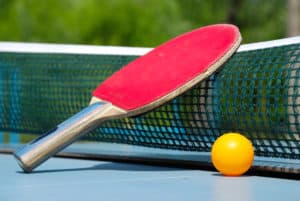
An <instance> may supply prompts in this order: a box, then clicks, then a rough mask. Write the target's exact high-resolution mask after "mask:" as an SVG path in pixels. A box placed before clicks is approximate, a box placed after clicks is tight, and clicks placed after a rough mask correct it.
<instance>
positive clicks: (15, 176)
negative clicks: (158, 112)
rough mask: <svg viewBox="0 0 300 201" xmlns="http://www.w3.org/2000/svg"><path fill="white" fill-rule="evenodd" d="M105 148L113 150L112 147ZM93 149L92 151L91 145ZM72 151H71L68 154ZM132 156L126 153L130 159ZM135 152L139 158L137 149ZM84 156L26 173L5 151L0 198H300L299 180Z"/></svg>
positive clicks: (265, 200)
mask: <svg viewBox="0 0 300 201" xmlns="http://www.w3.org/2000/svg"><path fill="white" fill-rule="evenodd" d="M74 146H75V148H74ZM74 146H73V149H74V150H78V149H80V147H81V146H82V147H83V148H82V149H86V150H87V151H89V152H91V150H88V149H87V148H86V147H88V145H80V144H79V145H74ZM107 146H112V147H111V148H112V149H111V150H113V149H114V145H107ZM2 147H4V149H3V150H9V149H8V147H5V146H2ZM90 147H91V149H92V147H93V145H91V146H90ZM9 148H10V149H11V148H12V146H9ZM122 149H124V147H123V148H122V147H121V150H122ZM74 150H72V147H71V148H70V149H69V150H67V152H69V153H71V152H74ZM107 150H109V149H107ZM122 152H123V153H124V150H123V151H122ZM129 152H130V150H128V151H127V153H124V154H127V155H128V153H129ZM104 154H106V153H104ZM135 154H139V153H138V151H135ZM161 155H164V153H162V154H161ZM62 156H63V155H62ZM157 157H160V156H159V155H158V156H157ZM194 157H196V156H194ZM202 157H203V156H202ZM83 158H84V157H82V158H81V159H80V158H74V157H73V158H68V157H55V158H52V159H50V160H49V161H48V162H46V163H44V164H43V165H41V166H40V167H38V168H37V169H36V170H35V171H34V172H33V173H31V174H26V173H23V172H22V171H21V169H20V168H19V167H18V165H17V163H16V161H15V160H14V158H13V156H12V155H11V154H10V151H7V152H2V154H0V165H1V173H0V178H1V181H2V185H1V187H0V200H1V201H2V200H3V201H18V200H20V201H25V200H30V201H35V200H39V201H40V200H43V201H47V200H72V201H76V200H89V201H92V200H106V201H116V200H122V201H135V200H137V201H140V200H144V201H153V200H162V201H166V200H172V201H177V200H189V201H192V200H197V201H199V200H206V201H240V200H243V201H282V200H289V201H292V200H295V201H296V200H299V190H300V185H299V184H300V183H299V180H297V179H296V178H295V177H294V178H293V177H292V178H285V177H270V176H269V175H268V176H266V175H263V174H260V175H255V174H246V175H244V176H241V177H224V176H222V175H220V174H219V173H217V172H215V171H212V170H206V169H201V168H191V167H189V168H184V167H177V166H176V165H175V166H163V165H157V164H156V165H152V164H149V163H148V164H142V163H139V164H137V163H129V162H126V161H125V160H124V161H122V162H121V161H119V162H118V161H109V160H91V159H89V160H87V158H86V159H83ZM296 176H297V175H296Z"/></svg>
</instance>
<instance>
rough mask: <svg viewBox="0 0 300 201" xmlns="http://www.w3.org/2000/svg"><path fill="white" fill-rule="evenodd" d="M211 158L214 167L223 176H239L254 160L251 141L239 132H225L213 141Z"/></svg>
mask: <svg viewBox="0 0 300 201" xmlns="http://www.w3.org/2000/svg"><path fill="white" fill-rule="evenodd" d="M211 159H212V162H213V165H214V166H215V168H216V169H217V170H218V171H219V172H220V173H221V174H223V175H225V176H240V175H242V174H244V173H245V172H247V171H248V170H249V168H250V167H251V165H252V163H253V160H254V149H253V146H252V143H251V142H250V141H249V140H248V139H247V138H246V137H244V136H243V135H241V134H239V133H225V134H223V135H222V136H220V137H219V138H217V140H216V141H215V142H214V144H213V146H212V150H211Z"/></svg>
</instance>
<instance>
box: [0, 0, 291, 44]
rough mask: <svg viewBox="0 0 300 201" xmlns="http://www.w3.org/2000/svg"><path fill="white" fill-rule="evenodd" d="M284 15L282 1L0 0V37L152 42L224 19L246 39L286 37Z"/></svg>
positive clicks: (76, 41) (45, 40)
mask: <svg viewBox="0 0 300 201" xmlns="http://www.w3.org/2000/svg"><path fill="white" fill-rule="evenodd" d="M287 13H288V12H287V8H286V1H282V0H272V1H260V0H211V1H207V0H126V1H125V0H48V1H39V0H0V41H25V42H56V43H77V44H98V45H123V46H155V45H158V44H159V43H161V42H163V41H165V40H167V39H169V38H171V37H174V36H176V35H178V34H180V33H182V32H185V31H188V30H191V29H193V28H196V27H200V26H204V25H207V24H214V23H224V22H228V23H233V24H236V25H238V26H239V27H240V29H241V32H242V35H243V39H244V41H243V42H244V43H245V42H253V41H261V40H270V39H276V38H282V37H285V35H286V20H287Z"/></svg>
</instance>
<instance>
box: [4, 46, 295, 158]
mask: <svg viewBox="0 0 300 201" xmlns="http://www.w3.org/2000/svg"><path fill="white" fill-rule="evenodd" d="M136 57H137V56H129V55H86V54H54V53H52V54H50V53H8V52H6V53H5V52H1V53H0V78H1V79H0V80H1V81H0V93H1V96H0V129H1V130H3V131H15V132H21V133H33V134H41V133H43V132H46V131H48V130H49V129H51V128H53V127H55V126H56V125H57V124H58V123H60V122H62V121H63V120H65V119H67V118H68V117H70V116H71V115H73V114H74V113H76V112H78V111H79V110H80V109H82V108H83V107H85V106H86V105H87V104H88V102H89V99H90V96H91V91H92V90H93V89H94V88H95V87H96V86H97V85H98V83H99V82H101V81H102V80H104V79H105V78H106V77H108V76H109V75H111V74H112V73H113V72H114V71H116V70H117V69H119V68H120V67H122V66H123V65H124V64H126V63H128V62H129V61H131V60H133V59H134V58H136ZM299 85H300V43H299V44H292V45H282V46H278V47H272V48H264V49H256V50H251V51H240V52H238V53H236V54H235V55H234V56H233V57H232V58H231V59H230V60H229V61H228V62H227V63H226V64H225V65H224V66H223V67H222V70H221V71H219V72H218V73H215V74H214V75H212V76H211V77H209V78H208V79H207V80H206V81H203V82H201V83H199V84H198V85H197V86H196V87H194V88H193V89H191V90H189V91H188V92H186V93H185V94H183V95H181V96H179V97H177V98H176V99H174V100H173V101H171V102H169V103H167V104H165V105H163V106H161V107H159V108H157V109H155V110H154V111H151V112H149V113H146V114H144V115H140V116H138V117H134V118H126V119H120V120H112V121H108V122H106V123H104V124H102V125H101V126H100V127H99V128H98V129H96V130H95V131H93V132H91V133H89V134H88V135H87V136H86V137H85V139H86V140H91V141H103V142H114V143H124V144H134V145H140V146H147V147H157V148H165V149H176V150H187V151H210V148H211V145H212V143H213V142H214V141H215V139H216V138H217V137H218V136H219V135H220V134H222V133H224V132H229V131H233V132H240V133H243V134H244V135H246V136H247V137H248V138H249V139H251V140H252V142H253V144H254V146H255V151H256V155H258V156H268V157H282V158H294V159H299V158H300V134H299V131H300V117H299V115H298V114H299V112H300V111H299V110H300V87H299Z"/></svg>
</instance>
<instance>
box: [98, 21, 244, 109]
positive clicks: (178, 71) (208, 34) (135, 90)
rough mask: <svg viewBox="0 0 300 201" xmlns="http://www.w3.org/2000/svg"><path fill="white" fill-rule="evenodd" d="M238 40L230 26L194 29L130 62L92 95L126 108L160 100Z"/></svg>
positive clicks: (236, 30) (232, 27) (238, 34)
mask: <svg viewBox="0 0 300 201" xmlns="http://www.w3.org/2000/svg"><path fill="white" fill-rule="evenodd" d="M239 42H240V33H239V30H238V28H237V27H235V26H233V25H228V24H220V25H211V26H206V27H203V28H199V29H196V30H194V31H191V32H188V33H186V34H183V35H181V36H178V37H176V38H174V39H172V40H170V41H168V42H166V43H164V44H162V45H160V46H159V47H157V48H155V49H153V50H152V51H150V52H149V53H147V54H146V55H144V56H142V57H139V58H138V59H136V60H134V61H133V62H131V63H129V64H128V65H126V66H125V67H123V68H122V69H120V70H119V71H117V72H116V73H114V74H113V75H112V76H111V77H109V78H108V79H107V80H106V81H104V82H103V83H101V84H100V85H99V86H98V88H97V89H96V90H95V91H94V92H93V96H95V97H97V98H100V99H101V100H104V101H108V102H111V103H112V104H113V105H115V106H117V107H119V108H122V109H124V110H127V111H130V110H137V109H139V108H141V107H145V106H147V105H149V104H151V103H153V102H163V101H164V100H163V99H164V98H163V97H165V96H167V95H168V94H169V93H173V92H174V91H176V90H177V89H178V88H180V87H181V86H183V85H185V84H186V83H188V82H189V81H191V80H192V79H195V78H196V77H197V76H199V75H200V74H202V73H204V72H206V71H207V69H208V68H209V67H210V66H212V65H214V64H215V63H216V62H218V61H219V60H220V59H221V58H223V56H224V55H225V54H226V53H227V52H228V51H230V50H232V48H233V47H235V48H237V45H236V44H237V43H239ZM229 56H230V55H229ZM223 59H224V58H223ZM220 65H221V64H220Z"/></svg>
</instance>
